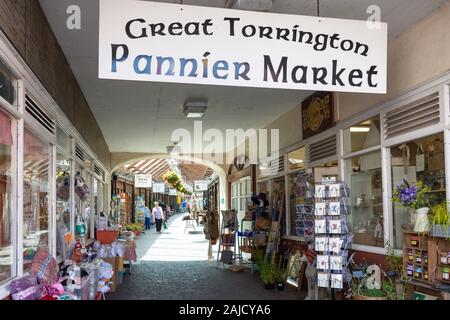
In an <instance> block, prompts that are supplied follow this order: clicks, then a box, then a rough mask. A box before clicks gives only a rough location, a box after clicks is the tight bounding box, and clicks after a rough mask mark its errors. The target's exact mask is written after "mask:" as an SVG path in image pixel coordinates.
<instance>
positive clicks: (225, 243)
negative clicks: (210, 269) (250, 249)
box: [217, 210, 242, 267]
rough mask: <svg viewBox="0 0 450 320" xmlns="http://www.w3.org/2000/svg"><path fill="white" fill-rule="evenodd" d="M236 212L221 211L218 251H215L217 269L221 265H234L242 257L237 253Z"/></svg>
mask: <svg viewBox="0 0 450 320" xmlns="http://www.w3.org/2000/svg"><path fill="white" fill-rule="evenodd" d="M237 215H238V214H237V211H236V210H223V211H222V223H221V228H220V236H219V250H218V251H217V267H219V266H220V264H222V267H223V266H224V265H225V264H228V265H236V261H237V260H240V259H241V258H242V256H241V255H240V254H239V251H238V243H237V239H236V238H237V231H238V224H239V222H238V217H237Z"/></svg>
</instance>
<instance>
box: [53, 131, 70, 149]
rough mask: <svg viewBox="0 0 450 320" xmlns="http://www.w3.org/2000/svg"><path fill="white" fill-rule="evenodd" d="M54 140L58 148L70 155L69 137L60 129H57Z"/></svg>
mask: <svg viewBox="0 0 450 320" xmlns="http://www.w3.org/2000/svg"><path fill="white" fill-rule="evenodd" d="M56 139H57V141H58V147H60V148H61V149H63V150H64V151H66V152H67V153H69V154H70V153H71V146H70V145H71V143H70V137H69V136H68V135H67V134H66V133H65V132H64V131H63V130H62V129H61V128H60V127H57V130H56Z"/></svg>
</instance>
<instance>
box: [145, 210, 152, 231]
mask: <svg viewBox="0 0 450 320" xmlns="http://www.w3.org/2000/svg"><path fill="white" fill-rule="evenodd" d="M144 214H145V227H144V228H145V230H150V229H151V228H152V213H151V212H150V209H149V208H148V207H147V206H144Z"/></svg>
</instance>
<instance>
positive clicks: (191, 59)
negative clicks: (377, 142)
mask: <svg viewBox="0 0 450 320" xmlns="http://www.w3.org/2000/svg"><path fill="white" fill-rule="evenodd" d="M99 41H100V42H99V78H101V79H119V80H139V81H157V82H175V83H194V84H210V85H227V86H243V87H259V88H280V89H299V90H314V91H339V92H367V93H386V75H387V73H386V65H387V24H386V23H372V22H366V21H357V20H343V19H334V18H322V17H320V18H319V17H312V16H300V15H288V14H275V13H265V12H254V11H243V10H233V9H219V8H209V7H200V6H187V5H178V4H167V3H156V2H150V1H135V0H100V29H99Z"/></svg>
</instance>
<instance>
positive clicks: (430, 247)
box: [403, 231, 450, 300]
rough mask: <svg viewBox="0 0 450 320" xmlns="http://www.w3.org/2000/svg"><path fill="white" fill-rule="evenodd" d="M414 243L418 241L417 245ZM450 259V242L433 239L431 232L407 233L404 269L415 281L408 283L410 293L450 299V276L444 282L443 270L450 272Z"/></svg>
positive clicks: (404, 237)
mask: <svg viewBox="0 0 450 320" xmlns="http://www.w3.org/2000/svg"><path fill="white" fill-rule="evenodd" d="M414 241H418V242H417V244H415V243H413V242H414ZM441 257H443V259H442V260H441ZM444 257H445V259H444ZM449 258H450V240H447V239H445V238H438V237H432V236H430V235H429V234H428V233H426V234H418V233H415V232H410V231H404V233H403V267H404V268H405V271H406V273H407V274H408V276H409V277H410V279H411V281H410V282H409V283H408V285H409V287H411V288H410V289H409V290H410V291H421V292H423V291H424V293H428V294H431V295H434V296H437V297H438V298H440V299H444V300H448V299H450V294H449V292H450V274H449V280H447V279H444V278H443V270H442V269H443V268H448V271H449V272H450V259H449ZM444 260H445V263H444ZM444 270H445V269H444ZM411 294H412V292H410V293H409V295H411Z"/></svg>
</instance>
